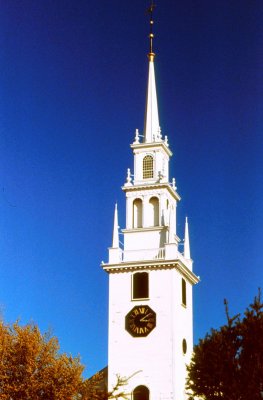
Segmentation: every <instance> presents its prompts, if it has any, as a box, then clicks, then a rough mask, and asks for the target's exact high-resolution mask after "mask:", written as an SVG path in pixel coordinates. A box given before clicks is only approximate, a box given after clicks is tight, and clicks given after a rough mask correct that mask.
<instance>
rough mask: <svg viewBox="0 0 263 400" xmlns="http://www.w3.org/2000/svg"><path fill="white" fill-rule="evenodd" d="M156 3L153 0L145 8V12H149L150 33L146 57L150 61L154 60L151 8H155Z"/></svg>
mask: <svg viewBox="0 0 263 400" xmlns="http://www.w3.org/2000/svg"><path fill="white" fill-rule="evenodd" d="M155 7H156V4H154V3H153V0H152V2H151V5H150V7H149V8H148V10H147V13H148V14H150V34H149V38H150V53H149V54H148V57H149V59H150V61H153V60H154V56H155V54H154V52H153V38H154V34H153V10H154V9H155Z"/></svg>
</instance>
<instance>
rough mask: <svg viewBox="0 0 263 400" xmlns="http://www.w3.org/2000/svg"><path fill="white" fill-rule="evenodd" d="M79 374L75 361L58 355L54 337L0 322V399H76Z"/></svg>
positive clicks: (79, 379)
mask: <svg viewBox="0 0 263 400" xmlns="http://www.w3.org/2000/svg"><path fill="white" fill-rule="evenodd" d="M82 371H83V366H82V365H81V364H80V361H79V359H78V358H72V357H70V356H67V355H65V354H59V344H58V340H57V339H56V338H55V337H51V336H50V335H48V334H44V335H42V334H41V333H40V331H39V329H38V328H37V327H36V326H35V325H32V324H30V325H26V326H24V327H21V326H19V324H18V323H15V324H13V325H5V324H4V323H3V322H2V321H0V399H1V400H11V399H12V400H75V399H78V398H80V397H79V395H78V393H79V389H80V387H81V385H82V384H83V380H82Z"/></svg>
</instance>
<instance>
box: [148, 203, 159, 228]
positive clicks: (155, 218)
mask: <svg viewBox="0 0 263 400" xmlns="http://www.w3.org/2000/svg"><path fill="white" fill-rule="evenodd" d="M149 225H150V226H159V199H158V198H157V197H152V198H151V199H150V201H149Z"/></svg>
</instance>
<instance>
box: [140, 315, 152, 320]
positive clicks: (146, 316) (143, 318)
mask: <svg viewBox="0 0 263 400" xmlns="http://www.w3.org/2000/svg"><path fill="white" fill-rule="evenodd" d="M150 315H151V313H149V314H147V315H145V316H144V317H142V318H141V319H140V322H149V319H145V318H148V317H149V316H150Z"/></svg>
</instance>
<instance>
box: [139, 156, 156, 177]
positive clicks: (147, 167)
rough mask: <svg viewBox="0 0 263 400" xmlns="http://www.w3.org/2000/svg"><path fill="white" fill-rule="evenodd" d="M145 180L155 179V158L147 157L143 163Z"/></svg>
mask: <svg viewBox="0 0 263 400" xmlns="http://www.w3.org/2000/svg"><path fill="white" fill-rule="evenodd" d="M142 170H143V179H147V178H153V157H152V156H145V157H144V159H143V163H142Z"/></svg>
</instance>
